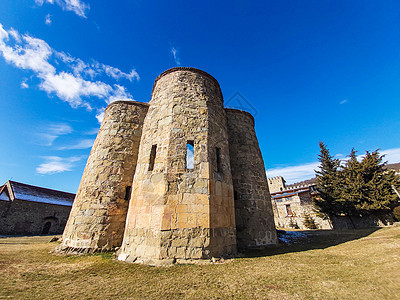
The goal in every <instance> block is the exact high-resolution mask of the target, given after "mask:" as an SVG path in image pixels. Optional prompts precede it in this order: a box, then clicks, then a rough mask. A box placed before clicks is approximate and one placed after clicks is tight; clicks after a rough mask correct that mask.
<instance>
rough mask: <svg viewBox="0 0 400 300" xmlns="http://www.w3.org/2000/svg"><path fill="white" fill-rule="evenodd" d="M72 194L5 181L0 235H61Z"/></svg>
mask: <svg viewBox="0 0 400 300" xmlns="http://www.w3.org/2000/svg"><path fill="white" fill-rule="evenodd" d="M74 198H75V194H72V193H67V192H61V191H57V190H52V189H47V188H42V187H38V186H33V185H28V184H24V183H20V182H16V181H11V180H9V181H7V182H6V183H5V184H4V185H2V186H0V235H39V234H61V233H62V232H63V230H64V227H65V224H66V222H67V220H68V216H69V213H70V211H71V207H72V203H73V202H74Z"/></svg>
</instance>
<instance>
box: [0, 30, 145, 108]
mask: <svg viewBox="0 0 400 300" xmlns="http://www.w3.org/2000/svg"><path fill="white" fill-rule="evenodd" d="M10 37H12V38H13V39H12V40H11V39H10ZM0 54H2V55H3V57H4V58H5V60H6V61H7V62H8V63H10V64H13V65H15V66H16V67H17V68H20V69H24V70H31V71H33V72H34V73H35V75H36V77H37V78H38V79H39V81H40V84H39V88H40V89H42V90H43V91H45V92H47V93H48V94H49V95H50V94H55V95H56V96H57V97H59V98H60V99H61V100H63V101H66V102H68V103H69V104H70V105H71V107H73V108H76V107H79V106H84V107H86V108H88V109H91V108H92V106H91V104H90V103H89V101H88V100H90V99H91V98H98V99H103V100H104V101H105V102H106V103H107V104H109V103H111V102H113V101H115V100H120V99H124V100H132V99H133V98H132V95H131V94H130V93H129V92H128V91H127V90H126V88H125V87H123V86H121V85H119V84H114V85H110V84H107V83H105V82H103V81H100V80H94V78H95V77H96V76H100V75H104V76H108V77H110V78H112V79H115V80H119V79H121V78H125V79H127V80H129V81H132V80H134V79H137V80H138V79H139V74H138V73H137V72H136V71H135V70H134V69H132V70H131V72H130V73H125V72H123V71H121V70H120V69H118V68H115V67H112V66H109V65H105V64H102V63H99V62H97V61H93V63H92V64H88V63H85V62H84V61H82V60H81V59H79V58H74V57H72V56H71V55H69V54H67V53H63V52H58V51H55V50H54V49H52V48H51V47H50V46H49V45H48V44H47V43H46V42H45V41H43V40H41V39H38V38H34V37H31V36H29V35H20V34H19V33H18V32H17V31H16V30H14V29H11V30H9V31H6V30H4V28H3V26H2V25H1V24H0ZM59 60H61V62H60V61H59ZM60 69H61V70H60ZM68 70H70V71H68ZM22 87H23V88H24V87H25V85H22Z"/></svg>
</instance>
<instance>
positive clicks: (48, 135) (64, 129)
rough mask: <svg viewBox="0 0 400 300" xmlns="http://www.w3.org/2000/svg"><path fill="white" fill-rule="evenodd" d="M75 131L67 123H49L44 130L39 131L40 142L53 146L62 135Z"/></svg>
mask: <svg viewBox="0 0 400 300" xmlns="http://www.w3.org/2000/svg"><path fill="white" fill-rule="evenodd" d="M71 132H73V129H72V127H71V126H69V125H68V124H66V123H56V124H49V125H47V126H46V129H45V130H43V131H42V132H39V133H37V136H38V137H39V142H40V143H41V144H42V145H44V146H51V145H53V142H54V140H55V139H56V138H58V137H59V136H60V135H66V134H70V133H71Z"/></svg>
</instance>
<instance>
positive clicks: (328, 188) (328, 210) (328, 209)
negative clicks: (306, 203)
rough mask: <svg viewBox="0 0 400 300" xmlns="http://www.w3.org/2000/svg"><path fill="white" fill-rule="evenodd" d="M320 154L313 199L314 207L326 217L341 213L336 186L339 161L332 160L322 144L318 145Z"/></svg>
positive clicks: (338, 191) (338, 180) (338, 179)
mask: <svg viewBox="0 0 400 300" xmlns="http://www.w3.org/2000/svg"><path fill="white" fill-rule="evenodd" d="M319 147H320V149H321V153H320V154H319V155H318V160H319V162H320V163H321V164H320V166H319V169H320V170H319V171H315V173H316V176H317V191H318V196H317V197H315V198H314V199H313V203H314V206H315V207H316V208H317V210H318V211H319V212H320V213H322V214H326V215H328V216H331V215H336V214H339V213H341V211H342V208H341V204H340V202H338V201H337V200H338V199H340V190H339V189H338V185H339V182H340V174H339V167H340V160H339V159H335V158H333V156H331V155H330V154H329V150H328V148H327V147H326V145H325V144H324V143H323V142H320V143H319Z"/></svg>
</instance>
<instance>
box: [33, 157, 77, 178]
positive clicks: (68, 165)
mask: <svg viewBox="0 0 400 300" xmlns="http://www.w3.org/2000/svg"><path fill="white" fill-rule="evenodd" d="M44 159H45V162H44V163H42V164H40V165H39V166H38V167H37V168H36V172H37V173H39V174H47V175H51V174H56V173H62V172H65V171H72V168H73V167H74V163H75V162H77V161H80V160H82V159H83V156H73V157H67V158H63V157H59V156H45V157H44Z"/></svg>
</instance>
